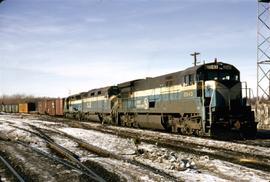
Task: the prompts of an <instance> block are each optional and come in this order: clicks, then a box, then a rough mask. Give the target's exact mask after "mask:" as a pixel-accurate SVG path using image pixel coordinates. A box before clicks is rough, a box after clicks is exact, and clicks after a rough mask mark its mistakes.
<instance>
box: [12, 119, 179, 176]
mask: <svg viewBox="0 0 270 182" xmlns="http://www.w3.org/2000/svg"><path fill="white" fill-rule="evenodd" d="M10 125H11V126H12V127H15V128H17V129H20V130H23V131H26V132H29V133H31V134H34V135H36V136H38V137H40V138H42V139H44V140H45V141H46V142H47V144H48V145H49V148H51V149H52V150H53V151H55V152H57V153H59V154H60V155H61V156H64V157H66V158H68V159H69V160H70V161H71V163H69V162H65V161H63V160H61V159H60V158H56V157H53V156H52V155H51V154H47V153H44V152H43V151H41V150H38V149H36V148H33V147H31V146H29V145H28V144H27V143H25V142H22V141H17V143H19V144H21V145H24V146H26V147H29V148H31V149H32V150H33V151H35V152H37V153H39V154H42V155H45V156H46V157H48V158H51V159H52V160H56V161H58V162H59V163H61V164H63V165H65V166H68V167H70V168H72V169H75V170H82V172H85V171H86V172H89V173H90V175H89V173H86V175H88V176H89V177H91V178H92V179H93V180H95V181H102V180H100V179H97V178H96V177H95V178H93V172H92V171H89V170H88V168H87V167H86V166H85V165H84V164H82V163H80V162H79V163H78V161H79V156H77V155H76V154H74V153H72V152H70V151H69V150H67V149H66V148H64V147H62V146H60V145H58V144H57V143H55V142H54V141H53V140H52V139H51V138H50V137H49V136H48V135H47V134H46V133H47V132H50V133H54V134H58V135H61V136H65V137H67V138H68V139H71V140H72V141H74V142H76V143H78V145H79V147H80V148H83V149H85V150H87V151H89V152H91V153H94V154H96V155H98V156H100V157H105V158H111V159H115V160H121V161H124V162H126V163H130V164H132V165H134V166H137V167H139V168H142V169H144V170H146V171H150V172H152V173H154V174H156V175H160V176H162V177H164V178H166V179H168V180H171V181H178V180H179V179H178V178H176V177H175V176H172V175H170V174H168V173H166V172H164V171H162V170H160V169H158V168H155V167H153V166H150V165H147V164H144V163H142V162H140V161H136V160H133V159H130V158H126V157H124V156H122V155H117V154H114V153H112V152H109V151H107V150H105V149H102V148H99V147H96V146H94V145H91V144H89V143H86V142H84V141H82V140H80V139H78V138H75V137H73V136H71V135H68V134H66V133H63V132H61V131H59V130H57V131H51V130H50V131H46V129H41V128H38V127H36V126H34V125H29V126H30V127H31V128H32V129H33V130H34V131H31V130H28V129H25V128H21V127H17V126H14V125H12V124H10ZM9 140H10V139H9ZM76 166H77V167H76ZM78 167H79V168H78ZM85 169H86V170H85Z"/></svg>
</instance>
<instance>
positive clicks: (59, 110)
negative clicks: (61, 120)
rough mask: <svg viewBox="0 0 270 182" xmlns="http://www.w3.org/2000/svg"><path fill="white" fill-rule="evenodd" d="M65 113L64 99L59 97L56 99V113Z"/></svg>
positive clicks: (59, 114)
mask: <svg viewBox="0 0 270 182" xmlns="http://www.w3.org/2000/svg"><path fill="white" fill-rule="evenodd" d="M63 114H64V112H63V99H61V98H57V99H55V115H57V116H62V115H63Z"/></svg>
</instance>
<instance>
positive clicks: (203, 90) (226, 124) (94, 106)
mask: <svg viewBox="0 0 270 182" xmlns="http://www.w3.org/2000/svg"><path fill="white" fill-rule="evenodd" d="M64 108H65V116H67V117H76V118H79V119H91V120H93V119H94V120H96V121H99V122H104V121H106V122H109V123H113V124H117V125H122V126H132V127H140V128H150V129H158V130H167V131H170V132H174V133H181V134H186V135H199V136H217V135H221V134H224V133H225V134H226V133H229V132H231V131H237V133H240V134H242V135H243V136H245V137H254V136H255V135H256V132H257V123H256V122H255V119H254V112H253V111H251V107H250V106H247V104H246V99H243V98H242V85H241V82H240V72H239V70H237V69H236V68H235V67H234V66H233V65H230V64H226V63H222V62H217V61H215V62H212V63H208V64H203V65H198V66H194V67H190V68H187V69H186V70H184V71H179V72H175V73H170V74H167V75H162V76H158V77H154V78H146V79H139V80H133V81H128V82H125V83H121V84H118V85H117V86H111V87H106V88H103V89H95V90H91V91H89V92H87V93H81V94H77V95H73V96H70V97H68V98H66V100H65V107H64ZM93 117H94V118H93Z"/></svg>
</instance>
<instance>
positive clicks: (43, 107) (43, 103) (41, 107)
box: [37, 100, 47, 114]
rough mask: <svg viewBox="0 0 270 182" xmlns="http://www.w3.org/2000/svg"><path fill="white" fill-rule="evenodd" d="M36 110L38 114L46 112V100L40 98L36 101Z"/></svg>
mask: <svg viewBox="0 0 270 182" xmlns="http://www.w3.org/2000/svg"><path fill="white" fill-rule="evenodd" d="M37 111H38V113H39V114H46V112H47V100H41V101H39V102H38V108H37Z"/></svg>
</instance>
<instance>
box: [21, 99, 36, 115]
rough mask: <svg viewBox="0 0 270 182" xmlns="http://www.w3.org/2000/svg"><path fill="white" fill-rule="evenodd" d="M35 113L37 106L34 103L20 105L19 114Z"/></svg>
mask: <svg viewBox="0 0 270 182" xmlns="http://www.w3.org/2000/svg"><path fill="white" fill-rule="evenodd" d="M34 111H36V104H35V103H33V102H28V103H20V104H19V113H29V112H34Z"/></svg>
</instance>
